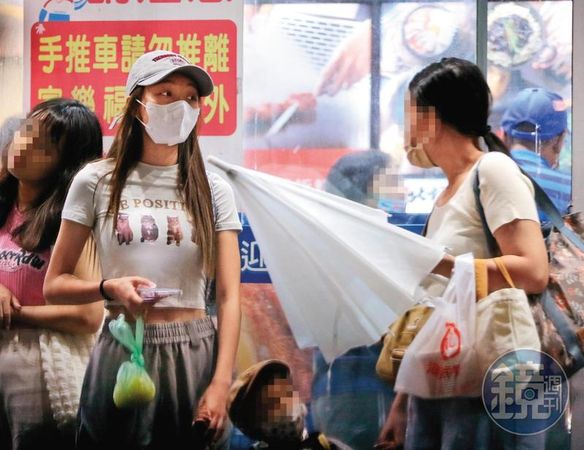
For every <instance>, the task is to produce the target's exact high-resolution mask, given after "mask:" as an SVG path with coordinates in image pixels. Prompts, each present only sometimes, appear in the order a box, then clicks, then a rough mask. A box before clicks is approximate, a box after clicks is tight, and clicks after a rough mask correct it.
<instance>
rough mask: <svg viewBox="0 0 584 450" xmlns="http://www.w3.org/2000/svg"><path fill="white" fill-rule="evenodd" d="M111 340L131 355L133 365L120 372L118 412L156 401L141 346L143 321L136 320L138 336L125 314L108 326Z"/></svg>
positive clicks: (125, 365)
mask: <svg viewBox="0 0 584 450" xmlns="http://www.w3.org/2000/svg"><path fill="white" fill-rule="evenodd" d="M109 330H110V332H111V334H112V336H113V337H114V338H115V339H116V340H117V341H118V342H119V343H120V344H122V345H123V346H124V347H126V348H127V349H128V350H129V351H130V352H131V357H130V361H125V362H123V363H122V365H121V366H120V368H119V369H118V374H117V377H116V385H115V387H114V403H115V405H116V406H117V407H118V408H142V407H144V406H146V405H147V404H148V403H149V402H151V401H152V400H153V399H154V396H155V395H156V387H155V386H154V382H153V381H152V378H150V375H148V372H146V369H145V367H144V356H143V354H142V343H143V341H144V320H143V319H142V317H138V318H137V320H136V336H135V337H134V333H132V328H130V325H129V324H128V322H126V318H125V316H124V315H123V314H120V315H119V316H118V318H117V319H116V320H112V321H111V322H110V323H109Z"/></svg>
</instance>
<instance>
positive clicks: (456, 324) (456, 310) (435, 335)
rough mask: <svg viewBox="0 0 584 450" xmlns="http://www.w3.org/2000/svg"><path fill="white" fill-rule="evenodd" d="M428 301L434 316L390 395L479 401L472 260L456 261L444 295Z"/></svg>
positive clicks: (416, 340)
mask: <svg viewBox="0 0 584 450" xmlns="http://www.w3.org/2000/svg"><path fill="white" fill-rule="evenodd" d="M432 301H433V303H434V304H435V310H434V312H433V313H432V315H431V316H430V318H429V319H428V321H427V322H426V324H425V325H424V327H423V328H422V329H421V330H420V331H419V332H418V334H417V335H416V337H415V338H414V340H413V341H412V343H411V344H410V346H409V347H408V349H407V351H406V354H405V356H404V359H403V361H402V363H401V365H400V368H399V372H398V374H397V379H396V382H395V391H396V392H403V393H407V394H412V395H416V396H418V397H422V398H426V399H432V398H447V397H476V396H480V395H481V385H482V376H481V371H480V369H479V365H478V358H477V352H476V350H475V333H476V294H475V276H474V264H473V256H472V254H470V253H467V254H464V255H461V256H457V257H456V259H455V263H454V272H453V275H452V278H451V279H450V282H449V283H448V286H447V287H446V290H445V291H444V293H443V294H442V296H441V297H438V298H434V299H432Z"/></svg>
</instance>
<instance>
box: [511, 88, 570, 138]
mask: <svg viewBox="0 0 584 450" xmlns="http://www.w3.org/2000/svg"><path fill="white" fill-rule="evenodd" d="M566 108H567V107H566V102H565V101H564V99H563V98H562V97H560V96H559V95H558V94H555V93H553V92H550V91H547V90H545V89H542V88H528V89H523V90H522V91H520V92H519V94H517V96H516V97H515V98H514V99H513V101H512V102H511V105H510V106H509V108H507V111H505V114H503V120H502V121H501V126H502V127H503V130H505V133H506V134H507V135H509V136H511V137H514V138H517V139H525V140H529V141H535V138H536V134H537V135H538V136H539V139H540V140H541V141H547V140H548V139H551V138H553V137H555V136H557V135H559V134H560V133H562V132H563V131H564V130H566V128H568V113H567V112H566ZM525 122H527V123H530V124H532V125H533V126H535V128H536V130H537V133H536V132H530V131H522V130H518V129H517V126H518V125H519V124H521V123H525Z"/></svg>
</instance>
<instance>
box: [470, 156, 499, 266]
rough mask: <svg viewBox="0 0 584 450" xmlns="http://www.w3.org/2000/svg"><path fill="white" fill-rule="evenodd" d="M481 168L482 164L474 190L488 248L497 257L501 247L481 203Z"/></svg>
mask: <svg viewBox="0 0 584 450" xmlns="http://www.w3.org/2000/svg"><path fill="white" fill-rule="evenodd" d="M479 166H480V162H479V165H477V168H476V169H475V175H474V178H473V183H472V190H473V193H474V198H475V202H476V207H477V211H478V213H479V217H480V218H481V224H482V226H483V231H484V233H485V238H486V239H487V248H488V249H489V255H491V256H495V255H498V254H499V245H498V244H497V241H496V239H495V236H493V233H491V230H490V229H489V225H488V224H487V217H486V216H485V210H484V209H483V204H482V203H481V184H480V183H481V182H480V179H479Z"/></svg>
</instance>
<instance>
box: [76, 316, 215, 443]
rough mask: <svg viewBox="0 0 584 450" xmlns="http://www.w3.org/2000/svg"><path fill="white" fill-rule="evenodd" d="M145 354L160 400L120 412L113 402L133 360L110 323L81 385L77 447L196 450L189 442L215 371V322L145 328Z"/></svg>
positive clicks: (171, 324)
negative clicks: (122, 371)
mask: <svg viewBox="0 0 584 450" xmlns="http://www.w3.org/2000/svg"><path fill="white" fill-rule="evenodd" d="M143 353H144V360H145V362H146V371H147V372H148V374H149V375H150V377H151V378H152V380H153V381H154V384H155V386H156V397H155V398H154V400H153V401H152V402H151V403H150V404H149V405H148V406H146V407H144V408H141V409H118V408H117V407H116V406H115V405H114V403H113V390H114V386H115V383H116V374H117V371H118V368H119V367H120V364H122V362H124V361H127V360H129V359H130V355H129V352H128V351H127V350H126V349H125V348H124V347H122V345H121V344H120V343H118V342H117V341H116V340H115V339H114V338H113V336H112V335H111V334H110V332H109V329H108V322H107V321H106V323H105V324H104V329H103V332H102V333H101V335H100V337H99V340H98V342H97V344H96V346H95V348H94V350H93V353H92V355H91V359H90V361H89V365H88V367H87V372H86V374H85V380H84V381H83V388H82V392H81V401H80V406H79V416H78V433H77V448H79V449H107V450H113V449H117V448H120V449H122V448H123V449H127V450H133V449H149V450H150V449H182V448H196V447H194V446H195V445H196V443H194V442H191V438H190V432H191V424H192V420H193V414H194V412H195V410H196V408H197V405H198V403H199V400H200V399H201V396H202V395H203V393H204V392H205V389H206V388H207V386H208V385H209V382H210V381H211V378H212V375H213V371H214V366H215V355H216V332H215V328H214V326H213V323H212V321H211V319H210V318H208V317H207V318H204V319H200V320H194V321H192V322H185V323H170V324H150V325H146V326H145V330H144V351H143Z"/></svg>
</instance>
